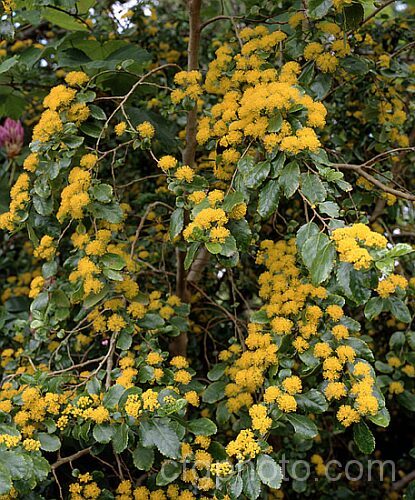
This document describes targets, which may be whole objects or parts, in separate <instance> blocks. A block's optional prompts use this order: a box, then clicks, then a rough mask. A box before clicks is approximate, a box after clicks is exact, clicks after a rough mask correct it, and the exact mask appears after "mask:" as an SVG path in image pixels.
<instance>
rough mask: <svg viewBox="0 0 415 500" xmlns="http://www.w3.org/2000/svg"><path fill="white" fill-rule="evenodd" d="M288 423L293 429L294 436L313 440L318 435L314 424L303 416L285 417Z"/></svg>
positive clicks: (291, 415)
mask: <svg viewBox="0 0 415 500" xmlns="http://www.w3.org/2000/svg"><path fill="white" fill-rule="evenodd" d="M286 419H287V420H288V422H289V423H290V424H291V425H292V426H293V427H294V430H295V432H296V434H298V435H299V436H300V437H303V438H304V439H313V438H314V437H316V436H317V434H318V429H317V426H316V424H315V423H314V422H313V421H312V420H310V419H309V418H308V417H305V416H304V415H297V414H296V413H291V414H287V415H286Z"/></svg>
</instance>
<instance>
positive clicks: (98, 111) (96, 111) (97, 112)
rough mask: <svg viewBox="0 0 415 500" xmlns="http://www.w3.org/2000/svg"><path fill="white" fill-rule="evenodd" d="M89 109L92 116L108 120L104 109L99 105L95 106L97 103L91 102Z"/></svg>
mask: <svg viewBox="0 0 415 500" xmlns="http://www.w3.org/2000/svg"><path fill="white" fill-rule="evenodd" d="M89 109H90V111H91V116H92V117H93V118H95V119H96V120H106V119H107V115H106V114H105V112H104V110H103V109H102V108H100V107H99V106H95V104H90V105H89Z"/></svg>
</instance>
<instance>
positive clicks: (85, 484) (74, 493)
mask: <svg viewBox="0 0 415 500" xmlns="http://www.w3.org/2000/svg"><path fill="white" fill-rule="evenodd" d="M77 479H78V481H77V482H76V483H72V484H70V485H69V493H70V497H69V498H70V500H84V499H85V498H89V499H91V500H95V499H98V498H99V497H100V495H101V488H100V487H99V486H98V484H97V483H96V482H95V481H93V480H92V475H91V474H90V473H89V472H87V473H85V474H79V476H78V478H77Z"/></svg>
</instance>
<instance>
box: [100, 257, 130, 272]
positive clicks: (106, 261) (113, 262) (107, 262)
mask: <svg viewBox="0 0 415 500" xmlns="http://www.w3.org/2000/svg"><path fill="white" fill-rule="evenodd" d="M101 262H102V263H103V265H104V266H105V267H108V268H109V269H115V270H116V271H120V270H121V269H122V268H123V267H124V266H125V260H124V259H123V258H122V257H121V255H118V254H116V253H107V254H105V255H103V256H102V257H101Z"/></svg>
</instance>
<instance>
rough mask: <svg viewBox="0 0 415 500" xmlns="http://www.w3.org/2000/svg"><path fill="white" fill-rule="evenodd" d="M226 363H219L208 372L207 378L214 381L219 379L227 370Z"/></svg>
mask: <svg viewBox="0 0 415 500" xmlns="http://www.w3.org/2000/svg"><path fill="white" fill-rule="evenodd" d="M226 367H227V365H226V363H218V364H217V365H215V366H214V367H213V368H212V369H211V370H209V371H208V373H207V378H208V379H209V380H211V381H212V382H213V381H215V380H219V379H220V378H221V377H222V375H223V374H224V373H225V370H226Z"/></svg>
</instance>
